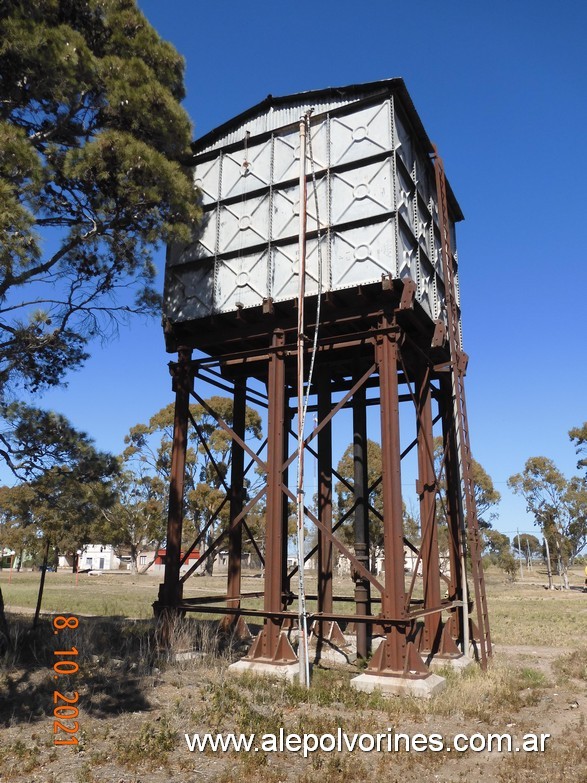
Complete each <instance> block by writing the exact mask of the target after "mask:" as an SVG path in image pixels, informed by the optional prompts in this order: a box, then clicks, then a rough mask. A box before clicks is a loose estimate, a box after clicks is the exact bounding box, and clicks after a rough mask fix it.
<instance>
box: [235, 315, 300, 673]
mask: <svg viewBox="0 0 587 783" xmlns="http://www.w3.org/2000/svg"><path fill="white" fill-rule="evenodd" d="M284 341H285V338H284V333H283V331H282V330H281V329H276V330H275V332H274V334H273V341H272V349H273V350H272V353H271V357H270V359H269V375H268V382H267V395H268V398H269V410H268V433H267V505H266V511H265V516H266V545H265V596H264V603H263V608H264V611H265V612H267V614H268V615H271V614H272V613H273V612H279V611H281V600H282V591H283V572H284V563H283V558H284V551H285V550H284V540H283V536H284V529H283V463H284V461H285V459H284V443H285V440H284V429H285V417H286V412H285V399H286V388H285V356H284V352H283V350H281V349H282V347H283V344H284ZM281 631H282V623H281V620H279V619H278V618H277V617H271V616H268V617H267V618H266V620H265V623H264V626H263V629H262V630H261V632H260V633H259V635H258V636H257V638H256V639H255V642H254V643H253V646H252V647H251V649H250V651H249V654H248V655H247V659H248V660H254V661H263V662H272V663H292V662H294V661H296V660H297V658H296V655H295V653H294V651H293V648H292V647H291V645H290V643H289V641H288V639H287V637H286V636H285V635H284V634H282V632H281Z"/></svg>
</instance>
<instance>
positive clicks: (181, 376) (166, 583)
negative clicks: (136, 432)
mask: <svg viewBox="0 0 587 783" xmlns="http://www.w3.org/2000/svg"><path fill="white" fill-rule="evenodd" d="M191 356H192V351H191V349H190V348H185V347H181V348H179V350H178V362H177V364H175V365H172V367H171V372H172V375H173V390H174V391H175V416H174V421H173V445H172V451H171V480H170V485H169V512H168V517H167V547H166V557H165V575H164V577H163V584H162V585H160V586H159V598H158V600H157V601H156V603H155V605H154V608H155V612H156V613H160V612H162V611H169V610H173V609H175V607H177V606H178V604H179V603H180V602H181V599H182V592H183V591H182V584H181V582H180V581H179V568H180V560H181V535H182V526H183V512H184V503H183V496H184V484H185V459H186V451H187V440H188V415H189V404H190V392H191V390H192V383H193V378H192V374H191V369H190V361H191Z"/></svg>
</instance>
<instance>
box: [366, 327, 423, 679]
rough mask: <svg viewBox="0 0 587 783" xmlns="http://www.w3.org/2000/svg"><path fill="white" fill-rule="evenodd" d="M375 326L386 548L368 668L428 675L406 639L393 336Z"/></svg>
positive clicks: (392, 333) (396, 355) (409, 674)
mask: <svg viewBox="0 0 587 783" xmlns="http://www.w3.org/2000/svg"><path fill="white" fill-rule="evenodd" d="M380 327H381V333H380V334H379V335H378V338H377V343H376V359H377V364H378V367H379V383H380V392H381V404H380V411H381V473H382V492H383V517H384V524H383V540H384V553H385V590H384V592H383V595H382V596H381V610H382V611H381V614H382V620H381V624H382V625H383V626H384V628H386V633H385V639H384V641H383V643H382V644H381V645H380V646H379V647H378V649H377V652H376V653H375V655H374V656H373V658H372V659H371V662H370V664H369V666H368V668H367V673H369V674H380V675H381V674H383V675H395V676H400V677H401V676H405V677H424V676H427V675H428V674H429V672H428V669H427V668H426V666H424V664H423V663H422V659H421V658H420V656H419V654H418V651H417V650H416V649H415V647H414V644H413V643H412V642H411V641H410V642H409V641H408V639H407V637H408V632H409V631H410V630H411V628H410V622H409V620H408V618H407V612H406V605H405V604H406V587H405V578H404V543H403V538H404V531H403V507H402V485H401V452H400V430H399V394H398V375H397V362H398V355H399V354H398V344H397V337H398V335H397V334H395V333H394V332H393V331H390V327H391V323H390V321H389V319H388V318H387V317H386V316H383V318H382V319H381V322H380ZM386 618H390V622H387V623H386ZM403 618H405V622H403ZM391 620H393V622H392V621H391Z"/></svg>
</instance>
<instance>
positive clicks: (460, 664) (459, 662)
mask: <svg viewBox="0 0 587 783" xmlns="http://www.w3.org/2000/svg"><path fill="white" fill-rule="evenodd" d="M472 663H475V660H474V659H473V658H469V656H468V655H457V656H455V657H454V658H432V660H431V661H430V663H429V664H428V667H429V668H430V669H432V670H433V671H438V670H439V669H453V671H456V672H463V671H464V670H465V669H467V668H468V667H469V666H470V665H471V664H472Z"/></svg>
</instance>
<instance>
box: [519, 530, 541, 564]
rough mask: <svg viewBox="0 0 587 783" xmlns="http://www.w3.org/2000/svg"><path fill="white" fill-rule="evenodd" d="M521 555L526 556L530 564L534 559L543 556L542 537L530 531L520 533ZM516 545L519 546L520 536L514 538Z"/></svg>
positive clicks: (527, 562)
mask: <svg viewBox="0 0 587 783" xmlns="http://www.w3.org/2000/svg"><path fill="white" fill-rule="evenodd" d="M519 539H520V549H521V552H520V554H521V556H522V557H524V558H525V560H526V564H527V565H528V566H530V565H531V564H532V560H534V559H535V558H540V557H542V544H541V543H540V539H539V538H537V537H536V536H533V535H532V534H530V533H520V536H519ZM514 545H515V547H516V549H517V548H518V536H516V537H515V539H514Z"/></svg>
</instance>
